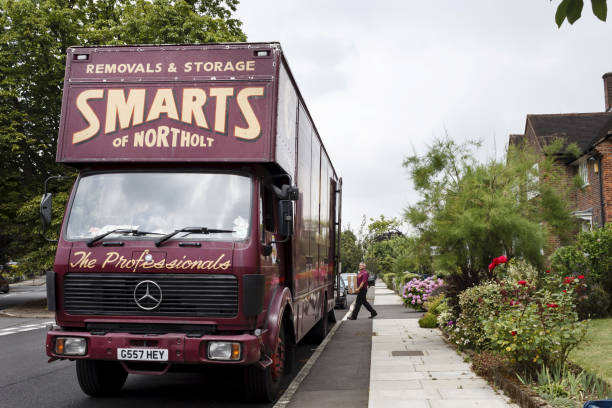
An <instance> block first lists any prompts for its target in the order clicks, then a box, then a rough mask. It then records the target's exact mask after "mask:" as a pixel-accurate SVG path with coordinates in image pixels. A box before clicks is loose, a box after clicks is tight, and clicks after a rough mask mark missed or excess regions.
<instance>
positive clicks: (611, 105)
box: [603, 72, 612, 112]
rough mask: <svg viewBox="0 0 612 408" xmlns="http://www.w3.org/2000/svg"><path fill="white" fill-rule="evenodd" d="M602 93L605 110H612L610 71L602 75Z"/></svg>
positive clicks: (611, 74) (611, 76)
mask: <svg viewBox="0 0 612 408" xmlns="http://www.w3.org/2000/svg"><path fill="white" fill-rule="evenodd" d="M603 81H604V94H605V96H606V112H610V111H611V110H612V72H608V73H606V74H604V75H603Z"/></svg>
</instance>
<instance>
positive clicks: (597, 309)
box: [576, 284, 610, 320]
mask: <svg viewBox="0 0 612 408" xmlns="http://www.w3.org/2000/svg"><path fill="white" fill-rule="evenodd" d="M609 307H610V295H609V294H608V292H606V291H605V290H604V289H603V288H602V287H601V285H599V284H595V285H589V287H588V291H587V296H585V297H584V298H583V299H581V300H579V301H578V304H577V305H576V311H577V312H578V317H579V318H580V319H581V320H584V319H588V318H596V317H607V316H608V309H609Z"/></svg>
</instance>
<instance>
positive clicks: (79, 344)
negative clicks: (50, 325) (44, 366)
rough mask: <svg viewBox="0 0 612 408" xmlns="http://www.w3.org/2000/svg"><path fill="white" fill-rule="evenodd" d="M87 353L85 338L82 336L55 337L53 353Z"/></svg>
mask: <svg viewBox="0 0 612 408" xmlns="http://www.w3.org/2000/svg"><path fill="white" fill-rule="evenodd" d="M86 353H87V340H85V339H84V338H83V337H56V338H55V354H61V355H65V356H84V355H85V354H86Z"/></svg>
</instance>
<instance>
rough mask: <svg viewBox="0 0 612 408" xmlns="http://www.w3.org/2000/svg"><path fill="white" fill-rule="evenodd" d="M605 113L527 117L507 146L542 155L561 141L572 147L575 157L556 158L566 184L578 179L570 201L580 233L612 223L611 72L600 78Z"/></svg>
mask: <svg viewBox="0 0 612 408" xmlns="http://www.w3.org/2000/svg"><path fill="white" fill-rule="evenodd" d="M603 80H604V91H605V111H604V112H594V113H562V114H545V115H527V119H526V121H525V133H524V134H522V135H510V137H509V143H510V144H515V145H518V144H521V143H527V144H529V145H531V146H533V147H534V148H535V149H536V151H538V152H540V153H542V154H544V147H545V146H546V145H547V144H548V143H551V142H552V141H554V140H556V139H559V138H562V139H564V140H565V141H566V142H567V144H570V143H575V144H576V145H577V146H578V149H579V151H580V154H579V156H578V157H577V158H576V157H571V158H569V157H559V159H558V162H559V164H561V165H563V168H564V169H565V173H566V176H567V182H568V183H574V179H575V177H576V176H578V177H579V178H578V180H579V184H580V185H581V187H580V188H578V189H576V190H574V192H573V193H572V194H571V197H570V200H571V202H570V208H571V209H572V214H573V215H574V216H575V217H576V218H577V219H578V220H579V222H580V224H581V226H582V228H583V229H592V228H593V227H598V226H603V225H604V224H606V223H609V222H612V72H610V73H607V74H605V75H604V76H603Z"/></svg>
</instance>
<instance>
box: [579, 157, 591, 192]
mask: <svg viewBox="0 0 612 408" xmlns="http://www.w3.org/2000/svg"><path fill="white" fill-rule="evenodd" d="M587 163H588V162H587V161H586V160H582V161H580V163H579V164H578V176H579V177H580V181H581V183H582V187H586V186H588V185H589V167H588V164H587Z"/></svg>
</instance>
